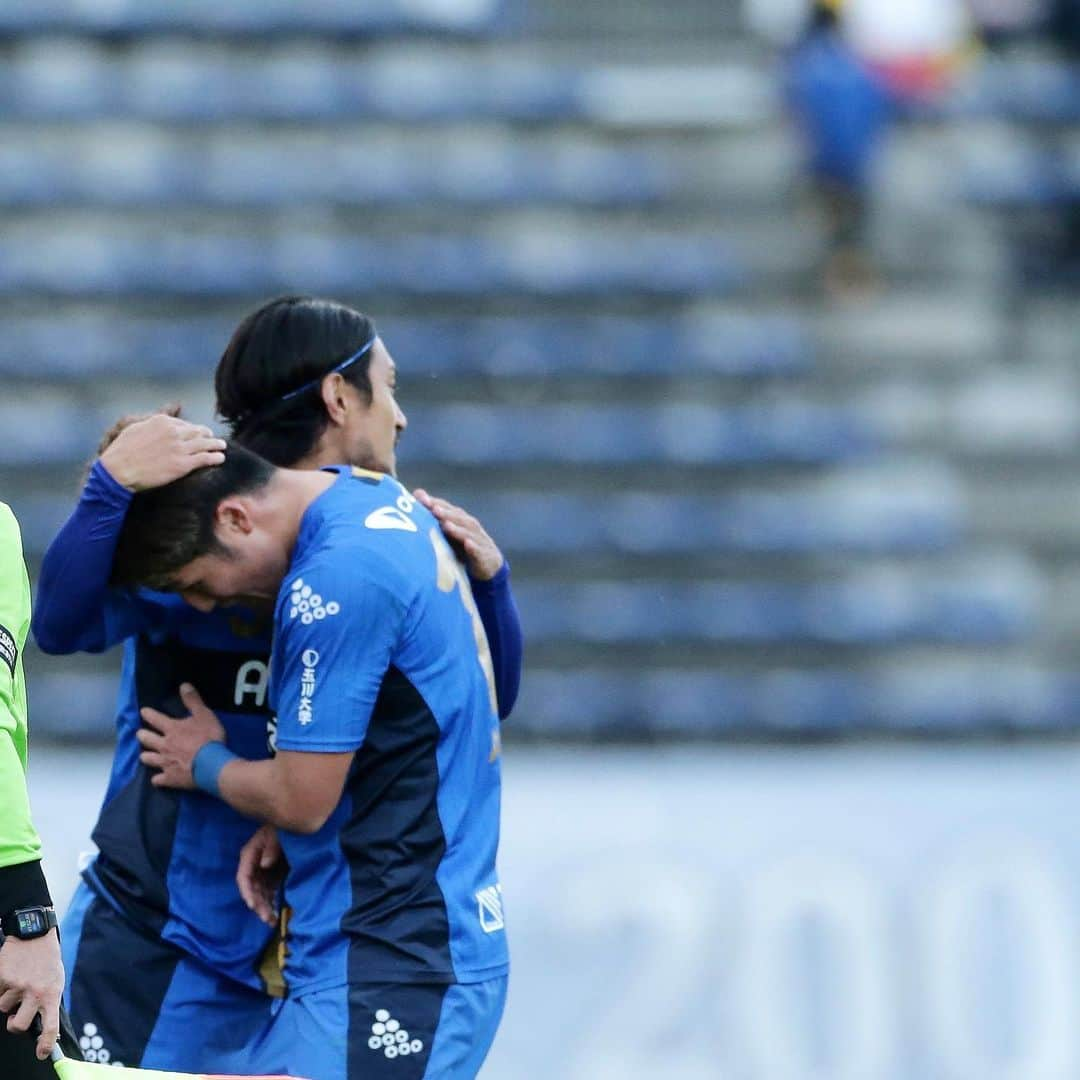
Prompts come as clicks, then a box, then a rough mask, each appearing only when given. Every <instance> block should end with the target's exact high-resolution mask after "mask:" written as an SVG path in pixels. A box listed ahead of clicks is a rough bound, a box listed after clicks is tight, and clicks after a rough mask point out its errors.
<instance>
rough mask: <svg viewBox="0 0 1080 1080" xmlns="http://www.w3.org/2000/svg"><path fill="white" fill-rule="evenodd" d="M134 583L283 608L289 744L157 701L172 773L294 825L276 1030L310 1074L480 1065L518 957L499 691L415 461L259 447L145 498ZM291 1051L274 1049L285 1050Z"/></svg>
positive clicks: (408, 1074)
mask: <svg viewBox="0 0 1080 1080" xmlns="http://www.w3.org/2000/svg"><path fill="white" fill-rule="evenodd" d="M114 574H115V575H116V578H117V579H118V580H119V581H121V582H124V583H127V584H131V585H134V584H141V585H147V586H150V587H153V588H161V589H171V590H175V591H177V592H179V593H180V594H181V595H182V596H183V597H184V599H185V600H187V602H188V603H189V604H191V605H193V606H195V607H197V608H199V609H201V610H204V611H207V612H210V611H213V610H215V609H216V608H217V607H218V606H219V605H226V606H228V605H231V604H235V603H238V602H243V601H250V600H251V599H252V598H255V599H257V600H263V601H272V602H273V603H274V633H273V653H272V659H271V665H270V670H271V677H270V695H269V696H270V705H271V708H272V709H273V710H274V711H275V713H276V716H277V753H276V755H275V756H274V757H273V758H271V759H268V760H261V761H251V760H245V759H244V758H243V757H242V756H240V755H238V754H236V753H234V752H233V751H232V750H231V749H229V748H228V746H227V745H226V743H225V741H224V736H225V732H224V729H223V728H222V726H221V725H220V723H219V722H218V720H217V718H216V717H215V716H214V714H213V712H212V711H211V710H209V709H207V708H206V707H205V706H204V704H203V703H202V702H201V701H199V699H198V697H197V695H195V694H194V693H193V691H192V689H191V688H190V687H185V689H184V698H185V703H186V704H187V705H188V707H189V708H190V710H191V715H190V716H189V717H186V718H183V719H176V718H171V717H169V716H168V715H166V714H165V713H163V712H161V711H158V710H154V709H144V710H143V718H144V720H145V721H146V722H147V725H148V726H147V727H146V728H144V729H142V730H141V731H140V732H139V741H140V742H141V743H142V745H143V747H144V753H143V755H142V760H143V762H144V763H145V764H146V765H148V766H150V767H151V768H154V769H158V770H160V771H159V772H158V774H157V775H155V777H154V779H153V783H154V784H155V785H162V786H168V787H171V788H177V789H180V790H189V791H190V790H200V791H202V792H205V793H206V794H208V795H210V796H212V797H217V798H220V799H222V800H223V801H224V802H225V803H227V804H228V805H229V806H232V807H233V808H235V809H236V810H237V811H239V812H240V813H243V814H246V815H249V816H251V817H255V818H259V819H262V820H264V821H267V822H270V823H272V824H274V825H276V826H278V827H279V829H280V835H281V841H282V844H283V847H284V850H285V855H286V858H287V860H288V865H289V871H288V876H287V878H286V880H285V885H284V895H283V899H284V902H285V903H286V904H287V905H288V906H289V908H290V909H291V911H292V917H291V921H290V923H289V928H288V948H289V956H288V961H287V964H286V971H287V973H288V977H289V987H290V994H289V997H288V998H287V999H286V1000H285V1001H284V1003H283V1005H282V1008H281V1011H280V1013H279V1015H278V1016H277V1017H276V1019H275V1021H274V1023H273V1025H272V1027H271V1029H269V1030H268V1031H267V1033H266V1035H265V1036H264V1038H265V1039H266V1040H267V1041H269V1042H276V1043H277V1044H278V1045H281V1046H283V1047H284V1048H285V1050H286V1052H287V1053H289V1055H290V1056H289V1057H287V1058H286V1059H285V1060H284V1061H283V1062H282V1065H283V1067H284V1068H285V1070H286V1071H295V1072H297V1073H303V1074H306V1075H308V1076H311V1077H312V1078H313V1080H362V1078H377V1077H384V1076H385V1077H397V1078H421V1077H452V1078H461V1080H465V1078H471V1077H475V1076H476V1074H477V1072H478V1071H479V1069H480V1066H481V1064H482V1062H483V1060H484V1057H485V1056H486V1054H487V1051H488V1049H489V1047H490V1045H491V1042H492V1040H493V1038H494V1034H495V1030H496V1028H497V1026H498V1023H499V1019H500V1017H501V1014H502V1008H503V1002H504V998H505V992H506V977H507V970H508V956H507V948H506V940H505V929H504V924H503V911H502V890H501V885H500V883H499V879H498V875H497V871H496V866H495V856H496V849H497V846H498V831H499V799H500V761H499V758H500V740H499V718H498V706H497V698H496V688H495V684H494V680H493V677H492V668H491V658H490V655H489V653H488V650H487V644H486V639H485V635H484V631H483V627H482V625H481V623H480V620H479V617H478V616H477V613H476V609H475V605H474V602H473V600H472V594H471V591H470V589H469V585H468V580H467V578H466V575H465V572H464V569H463V568H462V566H461V564H460V563H459V562H458V560H457V559H456V557H455V556H454V553H453V552H452V550H451V549H450V547H449V545H448V544H447V542H446V540H445V539H444V537H443V534H442V532H441V531H440V529H439V524H438V521H437V520H436V518H435V517H434V516H433V515H432V514H431V513H430V512H429V511H428V510H427V509H426V508H425V507H424V506H423V505H421V504H420V503H419V502H418V501H417V500H416V499H415V498H414V497H413V496H412V495H410V494H409V492H408V491H406V490H405V488H403V487H402V486H401V485H400V484H399V483H398V482H397V481H396V480H394V479H393V478H392V477H390V476H387V475H385V474H381V473H376V472H369V471H365V470H359V469H355V468H351V469H350V468H348V467H343V466H339V467H334V468H333V469H330V470H325V471H322V472H317V473H312V472H302V471H296V470H285V469H275V468H273V467H272V466H270V465H268V464H267V463H266V462H265V461H263V460H262V459H261V458H259V457H257V456H256V455H253V454H251V453H250V452H249V451H246V450H243V449H242V448H240V447H235V446H234V447H231V448H230V449H229V450H228V451H227V453H226V460H225V463H224V464H223V465H221V466H215V467H209V468H206V469H200V470H198V471H196V472H194V473H192V474H190V475H189V476H187V477H185V478H183V479H181V480H178V481H176V482H174V483H172V484H169V485H167V486H166V487H163V488H160V489H156V490H153V491H147V492H142V493H140V494H139V495H137V496H136V497H135V499H134V500H133V503H132V507H131V509H130V510H129V512H128V516H127V519H126V521H125V524H124V530H123V533H122V535H121V538H120V541H119V543H118V545H117V549H116V557H115V562H114ZM275 1060H277V1059H275Z"/></svg>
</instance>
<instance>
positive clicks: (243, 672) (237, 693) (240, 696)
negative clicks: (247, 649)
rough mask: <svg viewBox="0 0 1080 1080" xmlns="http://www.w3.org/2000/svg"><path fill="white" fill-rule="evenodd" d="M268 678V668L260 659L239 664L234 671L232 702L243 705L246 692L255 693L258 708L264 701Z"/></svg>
mask: <svg viewBox="0 0 1080 1080" xmlns="http://www.w3.org/2000/svg"><path fill="white" fill-rule="evenodd" d="M269 679H270V668H269V666H268V665H267V664H264V663H263V662H262V661H261V660H249V661H248V662H247V663H246V664H241V665H240V670H239V671H237V673H236V688H235V689H234V691H233V704H234V705H243V704H244V698H245V697H246V696H247V695H248V694H254V695H255V705H256V706H257V707H258V708H262V706H263V705H264V704H265V702H266V684H267V682H269Z"/></svg>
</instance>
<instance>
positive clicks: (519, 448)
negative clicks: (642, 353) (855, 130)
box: [0, 402, 883, 466]
mask: <svg viewBox="0 0 1080 1080" xmlns="http://www.w3.org/2000/svg"><path fill="white" fill-rule="evenodd" d="M4 408H8V407H7V406H4ZM113 411H115V410H111V411H110V410H93V409H91V410H87V409H80V408H78V407H76V406H75V405H73V404H68V403H59V404H56V405H52V404H50V403H46V402H40V403H39V404H38V405H37V406H36V407H32V408H27V407H26V405H25V403H20V404H19V405H18V406H17V407H15V406H11V407H10V412H11V414H12V420H11V426H9V428H8V438H7V439H6V440H5V442H4V445H3V447H2V448H0V464H23V463H24V462H26V461H30V460H34V459H35V458H36V456H37V455H39V454H40V455H43V456H44V458H45V459H46V460H50V461H57V462H62V461H72V460H79V459H81V458H82V457H84V456H85V455H86V453H87V450H88V448H90V447H93V446H96V445H97V441H98V438H99V436H100V433H101V431H102V430H103V429H104V428H105V427H107V426H108V424H109V423H111V422H112V420H113V419H115V417H114V416H113V415H112V414H113ZM409 411H410V413H411V414H412V418H413V422H412V426H411V428H410V432H409V436H408V451H407V454H408V460H409V461H410V462H412V463H418V462H423V461H433V462H439V463H447V464H474V465H490V464H491V463H492V462H499V463H500V464H506V465H529V464H555V465H582V464H591V465H633V464H638V465H641V466H648V465H651V464H655V463H673V464H682V465H712V466H733V465H739V466H742V465H757V464H780V463H806V464H820V463H826V462H837V461H847V460H858V459H861V458H868V457H871V456H873V454H874V453H875V452H876V451H877V450H878V449H879V448H880V447H881V445H882V434H883V433H881V432H879V431H876V430H875V428H874V427H873V425H872V424H871V423H870V422H868V420H867V419H866V418H865V417H863V416H861V415H860V414H859V413H857V412H854V411H852V410H845V409H842V408H836V409H829V408H824V407H810V406H803V405H800V404H797V403H796V404H784V405H779V406H767V407H762V406H743V407H732V408H718V407H713V406H705V405H701V406H697V405H665V406H662V407H658V408H656V409H649V408H646V407H644V406H610V407H606V408H601V407H593V406H584V405H565V406H536V407H532V408H530V407H527V406H504V407H499V408H498V409H493V408H491V407H488V406H480V405H447V406H442V407H432V406H420V407H417V408H411V409H410V410H409ZM54 433H55V437H54ZM404 456H405V452H404V450H403V457H404Z"/></svg>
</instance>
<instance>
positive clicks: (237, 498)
mask: <svg viewBox="0 0 1080 1080" xmlns="http://www.w3.org/2000/svg"><path fill="white" fill-rule="evenodd" d="M214 524H215V525H216V526H217V531H218V532H219V533H220V534H221V535H222V536H223V537H229V536H248V535H249V534H250V533H251V532H252V531H253V530H254V528H255V519H254V517H253V516H252V513H251V506H250V504H249V503H248V501H247V500H246V499H245V498H244V497H243V496H241V495H230V496H228V497H227V498H224V499H222V500H221V502H219V503H218V508H217V510H216V511H215V512H214Z"/></svg>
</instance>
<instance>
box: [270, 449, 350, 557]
mask: <svg viewBox="0 0 1080 1080" xmlns="http://www.w3.org/2000/svg"><path fill="white" fill-rule="evenodd" d="M336 480H337V473H332V472H311V471H304V470H300V469H277V470H275V472H274V475H273V477H272V478H271V479H270V484H269V491H268V492H267V495H268V496H269V498H270V505H271V506H272V507H273V511H272V512H273V516H274V518H275V519H276V520H275V522H274V531H275V532H277V533H278V534H279V535H280V536H281V537H282V539H283V540H284V541H285V543H286V544H287V546H288V548H289V550H290V552H291V551H292V548H293V545H294V544H295V543H296V538H297V537H298V536H299V535H300V523H301V522H302V521H303V518H304V514H305V513H307V508H308V507H309V506H310V505H311V504H312V503H313V502H314V501H315V500H316V499H317V498H318V497H319V496H320V495H322V493H323V492H324V491H326V490H327V489H328V488H330V487H331V486H332V485H333V484H334V482H335V481H336Z"/></svg>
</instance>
